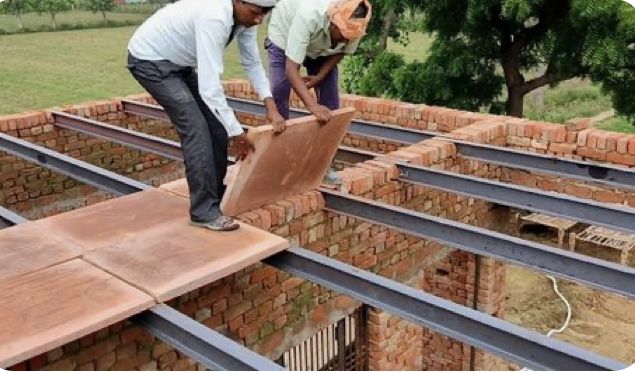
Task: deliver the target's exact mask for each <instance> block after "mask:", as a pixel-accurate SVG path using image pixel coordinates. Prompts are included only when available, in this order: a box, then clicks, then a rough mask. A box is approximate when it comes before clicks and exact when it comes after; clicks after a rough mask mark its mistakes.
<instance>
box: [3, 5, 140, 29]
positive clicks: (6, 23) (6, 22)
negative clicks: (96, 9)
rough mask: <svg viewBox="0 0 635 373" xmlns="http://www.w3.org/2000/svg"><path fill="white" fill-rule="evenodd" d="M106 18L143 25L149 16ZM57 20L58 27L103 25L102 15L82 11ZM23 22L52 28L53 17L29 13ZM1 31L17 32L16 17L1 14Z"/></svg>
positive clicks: (125, 14) (59, 15) (26, 25)
mask: <svg viewBox="0 0 635 373" xmlns="http://www.w3.org/2000/svg"><path fill="white" fill-rule="evenodd" d="M106 18H107V19H108V20H110V21H117V22H135V23H141V22H143V20H144V19H146V18H147V15H145V14H127V13H119V12H112V13H111V12H107V13H106ZM56 19H57V26H58V27H59V26H60V25H62V24H69V25H76V24H81V25H101V24H102V23H103V18H102V16H101V13H93V12H87V11H82V10H76V11H72V12H64V13H60V14H58V15H57V16H56ZM22 22H23V23H24V27H26V28H28V29H34V30H36V29H39V28H40V27H42V26H50V25H51V17H50V16H49V15H48V14H37V13H27V14H24V15H22ZM0 29H1V30H4V31H6V32H15V31H17V29H18V28H17V23H16V20H15V17H14V16H12V15H6V14H0Z"/></svg>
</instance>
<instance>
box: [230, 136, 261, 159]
mask: <svg viewBox="0 0 635 373" xmlns="http://www.w3.org/2000/svg"><path fill="white" fill-rule="evenodd" d="M232 142H233V143H234V149H235V150H236V160H237V161H242V160H244V159H245V158H247V155H248V154H249V152H250V151H251V152H253V151H255V150H256V148H255V147H254V144H253V143H252V142H251V141H250V140H249V139H248V138H247V134H245V133H242V134H240V135H238V136H234V137H232Z"/></svg>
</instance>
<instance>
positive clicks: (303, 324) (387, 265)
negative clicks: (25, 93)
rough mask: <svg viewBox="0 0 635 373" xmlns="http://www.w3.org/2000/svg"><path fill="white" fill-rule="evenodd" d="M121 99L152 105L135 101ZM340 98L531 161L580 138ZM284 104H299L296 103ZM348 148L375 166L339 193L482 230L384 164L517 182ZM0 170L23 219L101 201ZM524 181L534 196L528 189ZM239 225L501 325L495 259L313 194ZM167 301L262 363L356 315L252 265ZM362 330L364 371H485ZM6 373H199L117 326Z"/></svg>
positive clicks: (230, 88) (397, 334) (107, 154)
mask: <svg viewBox="0 0 635 373" xmlns="http://www.w3.org/2000/svg"><path fill="white" fill-rule="evenodd" d="M225 89H226V91H227V92H228V94H230V95H232V96H235V97H243V98H254V96H253V93H252V92H251V90H250V87H249V85H248V84H246V83H245V82H242V81H238V82H228V83H226V84H225ZM133 98H134V99H139V100H142V101H146V102H151V99H149V97H147V95H137V96H135V97H133ZM342 101H343V104H345V105H351V106H355V107H356V108H357V116H358V117H359V118H362V119H368V120H373V121H381V122H386V123H390V124H394V125H401V126H404V127H409V128H417V129H425V130H434V131H438V132H440V133H442V134H444V135H445V136H451V137H455V138H460V139H464V140H469V141H476V142H482V143H491V144H499V145H508V144H511V145H514V146H521V145H518V144H520V143H521V142H522V143H523V144H527V145H525V146H526V147H527V149H530V150H532V151H541V150H545V151H549V150H550V149H552V151H559V150H562V149H564V148H559V147H558V146H555V145H558V144H559V145H563V144H573V143H570V142H568V141H571V139H572V136H573V135H569V133H573V132H576V131H578V135H580V133H582V131H584V130H581V129H579V126H577V125H576V126H569V127H566V130H565V134H564V140H563V137H562V131H561V130H559V129H556V130H554V129H552V127H554V126H556V125H551V124H550V125H546V124H545V125H542V126H538V127H540V131H539V133H540V136H539V138H538V139H533V137H532V136H533V135H531V136H530V137H532V138H531V139H529V142H528V143H527V140H522V141H521V140H519V139H523V138H525V137H524V135H523V136H521V135H520V133H521V132H519V130H518V128H523V130H522V133H523V134H525V133H526V131H527V128H529V127H531V128H532V131H530V132H529V133H533V128H534V124H533V122H527V121H524V120H519V119H515V118H509V117H497V116H492V115H486V114H478V113H467V112H461V111H457V110H451V109H445V108H437V107H429V106H425V105H412V104H405V103H399V102H394V101H386V100H381V99H367V98H361V97H357V96H346V95H344V96H343V97H342ZM294 102H295V103H297V100H295V101H294ZM65 110H67V111H69V112H71V113H78V114H80V115H85V116H88V117H91V118H93V119H97V120H102V121H108V122H110V123H113V124H117V125H121V126H125V127H127V128H131V129H135V130H138V131H142V132H146V133H151V134H154V135H157V136H162V137H167V138H172V139H174V138H175V134H174V131H173V130H172V129H171V127H170V126H169V125H167V124H165V123H162V122H159V121H152V120H141V119H140V118H138V117H136V116H131V115H127V114H125V113H122V112H121V104H120V101H118V100H113V101H108V102H101V103H89V104H86V105H80V106H76V107H72V108H67V109H65ZM241 120H243V121H244V122H246V123H248V124H253V125H259V124H262V123H263V120H262V118H258V117H256V116H245V115H242V116H241ZM527 123H529V124H527ZM0 129H1V130H2V131H3V132H6V133H9V134H11V135H14V136H19V137H21V138H23V139H26V140H29V141H33V142H36V143H39V144H43V145H46V146H47V147H49V148H52V149H55V150H57V151H60V152H64V153H66V154H69V155H72V156H75V157H78V158H81V159H85V160H87V161H89V162H91V163H93V164H96V165H98V166H100V167H104V168H107V169H110V170H113V171H115V172H119V173H122V174H125V175H126V176H129V177H132V178H135V179H138V180H145V181H149V182H151V183H153V184H154V185H157V184H160V183H162V182H166V181H170V180H173V179H176V178H179V177H182V165H181V164H180V162H172V161H168V160H165V159H162V158H160V157H156V156H154V155H151V154H145V153H142V152H138V151H135V150H131V149H127V148H124V147H120V146H117V145H115V144H112V143H110V142H105V141H101V140H96V139H94V138H91V137H88V136H84V135H80V134H77V133H74V132H72V131H67V130H59V129H57V128H56V127H54V126H52V122H51V117H50V115H47V113H46V112H44V113H41V112H38V113H28V114H22V115H17V116H8V117H0ZM544 133H547V135H544V136H545V139H544V140H543V134H544ZM594 136H596V135H594ZM589 137H590V136H587V140H585V141H588V138H589ZM528 138H529V137H528ZM593 138H595V137H593ZM602 138H604V136H602ZM611 138H612V137H611ZM358 140H359V139H354V138H352V137H349V138H347V139H346V140H345V143H346V144H349V145H353V146H357V147H361V148H365V149H370V150H374V151H377V152H381V153H384V156H383V157H382V158H381V159H377V160H372V161H367V162H364V163H361V164H356V165H352V166H348V167H346V168H345V169H344V170H342V171H341V172H340V173H341V176H342V179H343V186H342V191H343V192H345V193H350V194H353V195H359V196H364V197H366V198H371V199H374V200H380V201H383V202H386V203H389V204H393V205H399V206H405V207H407V208H411V209H414V210H416V211H421V212H425V213H428V214H431V215H435V216H442V217H446V218H449V219H454V220H457V221H461V222H465V223H469V224H473V225H478V226H483V227H488V226H489V225H491V221H492V220H493V219H492V209H493V208H494V206H493V205H491V204H489V203H485V202H483V201H479V200H475V199H473V198H467V197H462V196H457V195H454V194H451V193H447V192H442V191H438V190H433V189H429V188H423V187H419V186H412V185H407V184H404V183H403V182H401V181H399V180H398V176H399V175H398V171H397V169H396V167H394V165H393V164H392V162H394V160H395V159H399V160H406V161H409V162H411V163H414V164H419V165H426V166H431V167H434V168H439V169H447V170H451V171H454V172H461V173H464V174H472V175H477V176H481V177H486V178H492V179H500V180H504V181H509V182H518V183H520V184H525V183H526V182H523V181H522V180H518V177H515V176H512V175H515V174H516V173H517V172H518V171H513V170H509V169H506V168H502V167H497V166H492V165H488V164H485V163H483V162H475V161H470V160H466V159H463V158H461V157H460V155H457V153H456V149H455V147H454V146H453V144H452V143H450V142H447V141H444V140H443V139H441V138H435V139H431V140H426V141H423V142H421V143H420V144H415V145H412V146H408V147H403V146H398V144H389V143H385V142H377V141H375V142H373V141H369V140H366V139H365V140H363V141H358ZM533 140H540V142H535V143H534V144H533V146H535V147H532V141H533ZM561 140H562V141H561ZM545 141H546V142H547V145H546V146H547V147H546V149H539V148H538V146H541V147H544V146H545V145H544V142H545ZM580 141H581V138H580V137H579V136H576V138H575V141H574V143H575V145H576V149H575V150H574V151H573V153H571V154H570V156H584V154H585V151H584V150H582V152H581V153H579V152H578V148H580V149H584V147H585V146H587V147H588V146H590V145H587V142H583V143H582V144H584V146H582V147H579V146H578V145H577V144H578V143H579V142H580ZM602 141H603V140H602ZM625 141H626V140H624V139H621V138H620V139H616V140H615V149H614V150H609V149H612V148H613V145H611V146H609V145H608V144H609V142H610V143H611V144H613V140H609V137H607V140H606V146H607V149H605V150H607V152H606V158H607V159H608V158H609V155H608V154H610V153H611V152H616V153H619V154H624V155H626V154H627V152H628V151H629V147H628V146H627V147H626V148H624V143H625ZM630 141H631V139H630V137H629V139H628V141H627V142H626V143H627V144H629V145H630ZM512 143H513V144H512ZM618 143H619V144H620V145H619V146H618ZM602 144H604V142H602ZM552 145H553V146H552ZM596 145H597V142H596ZM624 149H626V151H624ZM621 151H623V152H621ZM594 154H595V153H594ZM628 154H631V153H628ZM0 168H1V170H2V179H1V180H0V182H2V190H1V193H2V194H1V197H2V203H3V205H5V206H9V207H11V208H12V209H15V210H17V211H20V212H23V213H26V214H27V215H28V216H29V217H32V218H37V217H41V216H46V215H50V214H54V213H57V212H59V211H64V210H65V209H71V208H77V207H80V206H83V205H86V204H90V203H95V202H98V201H100V200H103V199H104V198H109V196H107V195H104V194H103V193H101V192H97V191H95V190H94V189H92V188H90V187H87V186H85V185H80V184H77V183H75V182H73V181H72V180H69V179H68V178H65V177H62V176H53V177H51V176H50V174H49V173H47V171H45V170H42V169H40V168H39V167H37V166H33V165H30V164H28V163H25V162H21V161H17V162H16V161H15V159H14V158H13V157H11V156H3V157H2V158H0ZM531 177H534V175H531ZM536 177H539V178H543V176H536ZM541 180H542V179H541ZM545 180H547V178H545ZM545 182H546V181H545ZM543 183H544V182H543ZM530 184H531V182H530ZM535 185H536V186H538V181H536V183H535ZM541 185H542V184H541ZM538 187H540V186H538ZM593 187H594V188H595V186H593ZM49 188H50V190H49ZM559 188H560V187H559ZM564 188H565V189H566V188H567V187H566V186H565V187H564ZM570 188H571V187H569V192H570ZM565 192H567V190H565ZM25 193H26V194H25ZM594 193H597V194H594ZM620 193H621V194H620ZM617 194H619V195H620V196H621V195H622V194H623V196H624V198H623V202H622V203H627V204H630V205H633V204H632V202H633V196H632V194H629V193H622V192H619V193H617ZM602 195H603V194H602V193H600V192H596V191H595V189H594V192H593V193H592V194H591V195H590V197H592V198H599V199H601V198H605V197H599V196H602ZM240 219H241V220H242V221H244V222H247V223H249V224H252V225H254V226H257V227H260V228H262V229H265V230H269V231H271V232H274V233H276V234H278V235H280V236H283V237H287V238H288V239H289V240H290V241H291V242H292V243H294V244H298V245H301V246H303V247H306V248H308V249H311V250H314V251H316V252H319V253H322V254H324V255H328V256H330V257H333V258H336V259H338V260H341V261H343V262H346V263H349V264H352V265H355V266H357V267H359V268H363V269H367V270H370V271H373V272H375V273H378V274H380V275H382V276H386V277H388V278H391V279H395V280H398V281H400V282H403V283H407V284H409V285H410V286H413V287H417V288H420V289H422V290H424V291H427V292H430V293H432V294H436V295H439V296H442V297H444V298H446V299H450V300H451V301H453V302H456V303H459V304H462V305H465V306H468V307H473V308H477V309H479V310H481V311H483V312H486V313H489V314H492V315H495V316H502V315H503V312H504V282H505V280H504V273H505V272H504V265H502V264H501V263H499V262H496V261H494V260H492V259H487V258H478V259H477V258H476V256H475V255H472V254H468V253H465V252H462V251H457V250H452V249H450V248H447V247H444V246H443V245H440V244H438V243H434V242H431V241H427V240H420V239H417V238H414V237H410V236H407V235H404V234H402V233H399V232H396V231H393V230H389V229H385V228H381V227H377V226H373V225H370V224H367V223H364V222H362V221H359V220H356V219H353V218H349V217H345V216H338V215H336V214H333V213H327V212H325V211H324V210H323V200H322V197H321V195H320V194H319V193H317V192H310V193H306V194H303V195H300V196H296V197H293V198H289V199H287V200H285V201H280V202H278V203H275V204H271V205H268V206H264V207H262V208H260V209H257V210H254V211H250V212H248V213H246V214H243V215H241V216H240ZM477 265H478V270H477ZM477 277H478V281H476V278H477ZM169 304H170V305H171V306H173V307H176V308H178V309H179V310H181V311H182V312H184V313H186V314H188V315H190V316H192V317H193V318H195V319H196V320H198V321H200V322H202V323H204V324H205V325H207V326H209V327H211V328H214V329H216V330H219V331H221V332H223V333H225V334H226V335H228V336H230V337H231V338H233V339H235V340H237V341H239V342H241V343H244V344H245V345H247V346H249V347H250V348H252V349H254V350H256V351H258V352H259V353H261V354H263V355H265V356H268V357H270V358H272V359H275V358H277V357H278V356H280V354H281V353H283V352H284V351H286V350H287V349H289V348H291V347H293V346H294V345H296V344H298V343H300V342H302V341H303V340H304V339H306V338H308V337H309V336H311V335H312V334H313V333H315V332H316V331H317V330H319V329H320V328H323V327H325V326H327V325H329V324H331V323H332V322H334V321H336V320H337V319H339V318H341V317H342V316H343V315H346V314H347V313H349V312H351V311H352V310H353V309H355V308H356V307H357V306H358V303H357V302H356V301H354V300H352V299H350V298H348V297H344V296H341V295H337V294H334V293H333V292H331V291H329V290H327V289H324V288H321V287H319V286H317V285H314V284H311V283H309V282H306V281H304V280H302V279H299V278H295V277H292V276H290V275H289V274H286V273H284V272H279V271H277V270H275V269H273V268H271V267H268V266H266V265H264V264H256V265H254V266H251V267H249V268H246V269H244V270H241V271H239V272H237V273H235V274H233V275H231V276H228V277H226V278H224V279H222V280H219V281H217V282H215V283H212V284H209V285H207V286H204V287H202V288H200V289H197V290H195V291H192V292H190V293H188V294H185V295H183V296H181V297H179V298H177V299H174V300H172V301H170V302H169ZM369 332H370V344H371V345H370V347H371V350H370V352H371V359H370V362H371V368H373V367H374V368H376V369H379V368H381V369H406V368H407V369H469V368H472V367H473V368H475V369H485V368H488V367H490V368H491V367H495V366H497V365H496V364H497V359H494V358H493V357H491V356H489V355H487V354H483V353H482V352H480V351H474V350H473V349H472V348H471V347H469V346H466V345H464V344H462V343H459V342H457V341H454V340H452V339H450V338H448V337H444V336H441V335H439V334H436V333H434V332H431V331H429V330H427V329H425V328H421V327H418V326H414V325H408V323H406V322H405V321H403V320H399V319H398V318H396V317H395V316H392V315H389V314H387V313H385V312H383V311H381V310H376V309H372V310H371V312H370V320H369ZM16 368H21V369H26V368H28V369H65V370H71V369H82V370H83V369H90V368H93V369H113V370H121V369H136V368H141V369H179V370H184V369H194V368H197V366H196V363H195V362H194V361H192V360H191V359H189V358H187V357H185V356H183V355H181V354H180V353H178V352H176V351H174V350H173V349H171V348H170V347H169V346H167V345H165V344H164V343H162V342H160V341H158V340H156V339H155V338H154V337H152V336H151V335H149V334H148V333H147V332H145V331H143V330H142V329H140V328H138V327H136V326H134V325H131V324H129V323H127V322H121V323H118V324H115V325H112V326H110V327H108V328H105V329H103V330H101V331H99V332H97V333H93V334H91V335H89V336H86V337H84V338H82V339H80V340H77V341H74V342H71V343H69V344H67V345H65V346H63V347H61V348H58V349H55V350H53V351H50V352H48V353H46V354H43V355H41V356H38V357H35V358H33V359H30V360H29V361H26V362H24V363H21V364H19V365H18V366H17V367H16Z"/></svg>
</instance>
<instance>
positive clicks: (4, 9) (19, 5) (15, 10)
mask: <svg viewBox="0 0 635 373" xmlns="http://www.w3.org/2000/svg"><path fill="white" fill-rule="evenodd" d="M30 10H31V1H30V0H5V1H4V2H0V13H5V14H13V15H14V16H15V21H16V24H17V26H18V31H22V30H24V22H22V14H23V13H27V12H29V11H30Z"/></svg>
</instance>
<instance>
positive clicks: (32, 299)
mask: <svg viewBox="0 0 635 373" xmlns="http://www.w3.org/2000/svg"><path fill="white" fill-rule="evenodd" d="M0 304H1V305H2V307H0V320H1V322H0V367H8V366H11V365H13V364H16V363H19V362H21V361H24V360H26V359H28V358H30V357H33V356H36V355H38V354H41V353H44V352H46V351H50V350H52V349H54V348H56V347H59V346H62V345H64V344H65V343H68V342H71V341H73V340H75V339H77V338H80V337H82V336H85V335H87V334H90V333H93V332H95V331H97V330H99V329H101V328H104V327H107V326H108V325H112V324H113V323H116V322H118V321H121V320H124V319H126V318H128V317H130V316H132V315H134V314H137V313H139V312H141V311H143V310H145V309H147V308H150V307H152V306H153V305H154V304H155V302H154V300H153V299H152V298H151V297H150V296H148V295H147V294H144V293H143V292H141V291H139V290H137V289H135V288H134V287H132V286H130V285H128V284H126V283H125V282H123V281H121V280H118V279H116V278H114V277H113V276H112V275H110V274H108V273H106V272H104V271H101V270H99V269H97V268H95V267H93V266H91V265H90V264H88V263H86V262H84V261H82V260H80V259H74V260H71V261H68V262H65V263H62V264H58V265H55V266H52V267H48V268H45V269H42V270H39V271H36V272H32V273H28V274H25V275H22V276H17V277H12V278H8V279H5V280H1V281H0Z"/></svg>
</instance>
